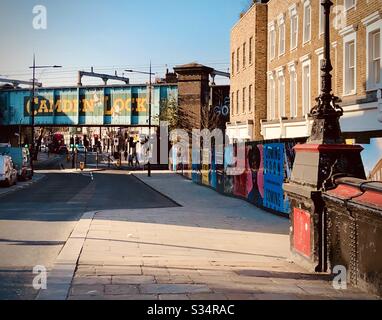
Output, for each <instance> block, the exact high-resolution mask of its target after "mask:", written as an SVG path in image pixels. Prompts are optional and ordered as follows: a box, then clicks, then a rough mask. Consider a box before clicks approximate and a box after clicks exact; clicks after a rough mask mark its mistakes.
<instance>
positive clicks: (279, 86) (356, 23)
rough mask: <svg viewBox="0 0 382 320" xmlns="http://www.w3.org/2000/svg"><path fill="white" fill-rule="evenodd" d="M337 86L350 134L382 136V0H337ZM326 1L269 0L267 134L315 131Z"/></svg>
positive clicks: (343, 123) (334, 17)
mask: <svg viewBox="0 0 382 320" xmlns="http://www.w3.org/2000/svg"><path fill="white" fill-rule="evenodd" d="M333 2H334V7H333V11H332V15H331V18H332V21H331V44H332V46H331V57H332V64H333V68H334V70H333V73H332V75H333V91H334V94H335V95H337V96H339V97H340V98H341V99H342V101H343V102H342V103H341V106H342V107H343V109H344V116H343V118H342V119H341V127H342V130H343V132H344V134H345V136H346V137H347V138H358V139H359V138H366V139H368V138H370V137H378V136H382V125H381V123H380V122H379V121H378V116H379V110H378V109H379V108H380V109H381V110H382V100H381V98H380V96H381V95H380V93H378V89H381V88H382V60H381V51H382V44H381V43H382V41H381V29H382V0H334V1H333ZM320 3H321V0H270V1H269V2H268V54H267V56H268V57H267V58H268V69H267V84H268V85H267V87H268V89H267V96H268V98H267V101H268V102H267V118H266V120H264V121H262V125H261V127H262V131H261V132H262V135H263V136H264V138H265V139H273V138H294V137H304V136H308V135H309V134H310V129H311V124H312V120H311V119H310V118H309V117H308V113H309V111H310V110H311V108H312V107H313V106H314V105H315V98H316V97H317V96H318V95H319V94H320V90H321V88H320V86H321V79H320V73H321V71H320V67H321V62H322V59H323V45H324V24H323V8H322V6H321V5H320Z"/></svg>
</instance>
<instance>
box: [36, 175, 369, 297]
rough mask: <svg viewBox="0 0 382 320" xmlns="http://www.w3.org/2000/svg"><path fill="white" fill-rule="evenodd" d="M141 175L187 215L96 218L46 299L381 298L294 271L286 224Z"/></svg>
mask: <svg viewBox="0 0 382 320" xmlns="http://www.w3.org/2000/svg"><path fill="white" fill-rule="evenodd" d="M135 175H136V176H138V177H139V179H142V181H144V182H145V183H147V184H149V185H150V186H151V187H153V188H155V189H158V190H160V192H161V193H163V194H164V195H166V196H168V197H170V198H171V199H173V200H174V201H176V202H177V203H178V204H180V205H181V206H182V207H175V208H168V209H145V210H117V211H102V212H93V213H87V214H86V215H85V216H84V217H83V219H82V220H81V221H80V222H79V224H78V225H77V227H76V228H75V230H74V231H73V233H72V235H71V237H70V239H69V241H68V243H67V244H66V246H65V247H64V249H63V250H62V252H61V254H60V256H59V257H58V260H57V264H56V267H55V269H54V270H53V272H52V274H50V277H49V278H48V290H46V291H42V292H41V293H40V295H39V298H40V299H65V298H68V299H72V300H81V299H86V300H87V299H123V300H139V299H149V300H152V299H160V300H168V299H171V300H172V299H178V300H188V299H192V300H199V299H202V300H209V299H217V300H227V299H229V300H242V299H250V300H252V299H254V300H255V299H354V298H361V299H372V298H373V297H371V296H368V295H366V294H363V293H361V292H359V291H358V290H355V289H348V290H347V291H337V290H334V289H333V287H332V286H331V283H330V282H329V281H330V279H329V278H328V277H327V276H325V275H314V274H309V273H307V272H305V271H304V270H303V269H301V268H299V267H297V266H296V265H294V264H293V263H291V262H290V261H289V260H288V257H289V236H288V232H289V221H288V220H287V219H285V218H281V217H277V216H274V215H272V214H269V213H267V212H264V211H262V210H260V209H258V208H256V207H254V206H252V205H250V204H249V203H247V202H245V201H241V200H239V199H234V198H230V197H225V196H222V195H220V194H218V193H216V192H215V191H213V190H211V189H208V188H205V187H201V186H198V185H196V184H193V183H192V182H190V181H188V180H185V179H183V178H182V177H180V176H177V175H175V174H169V173H154V174H153V177H152V178H147V177H146V175H144V174H141V175H140V174H135ZM79 255H80V256H79ZM73 274H74V278H73V279H72V276H73Z"/></svg>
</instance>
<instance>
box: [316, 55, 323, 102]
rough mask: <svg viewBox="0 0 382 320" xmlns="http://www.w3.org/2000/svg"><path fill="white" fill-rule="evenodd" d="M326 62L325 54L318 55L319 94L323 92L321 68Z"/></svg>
mask: <svg viewBox="0 0 382 320" xmlns="http://www.w3.org/2000/svg"><path fill="white" fill-rule="evenodd" d="M323 63H324V54H319V55H318V73H317V74H318V82H317V83H318V94H319V95H320V94H321V89H322V79H321V74H322V72H321V68H322V65H323Z"/></svg>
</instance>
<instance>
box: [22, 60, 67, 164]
mask: <svg viewBox="0 0 382 320" xmlns="http://www.w3.org/2000/svg"><path fill="white" fill-rule="evenodd" d="M52 68H62V66H57V65H53V66H36V57H35V55H33V66H31V67H29V69H32V70H33V78H32V103H31V105H30V108H31V114H32V116H31V119H32V142H31V150H32V152H33V154H32V155H31V164H32V167H33V160H37V152H36V150H35V143H34V122H35V121H34V117H35V114H34V113H35V83H36V69H52Z"/></svg>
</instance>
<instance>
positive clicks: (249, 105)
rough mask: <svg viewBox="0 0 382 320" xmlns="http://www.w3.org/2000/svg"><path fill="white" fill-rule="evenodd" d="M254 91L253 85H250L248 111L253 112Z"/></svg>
mask: <svg viewBox="0 0 382 320" xmlns="http://www.w3.org/2000/svg"><path fill="white" fill-rule="evenodd" d="M252 90H253V85H249V89H248V111H249V112H252Z"/></svg>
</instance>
